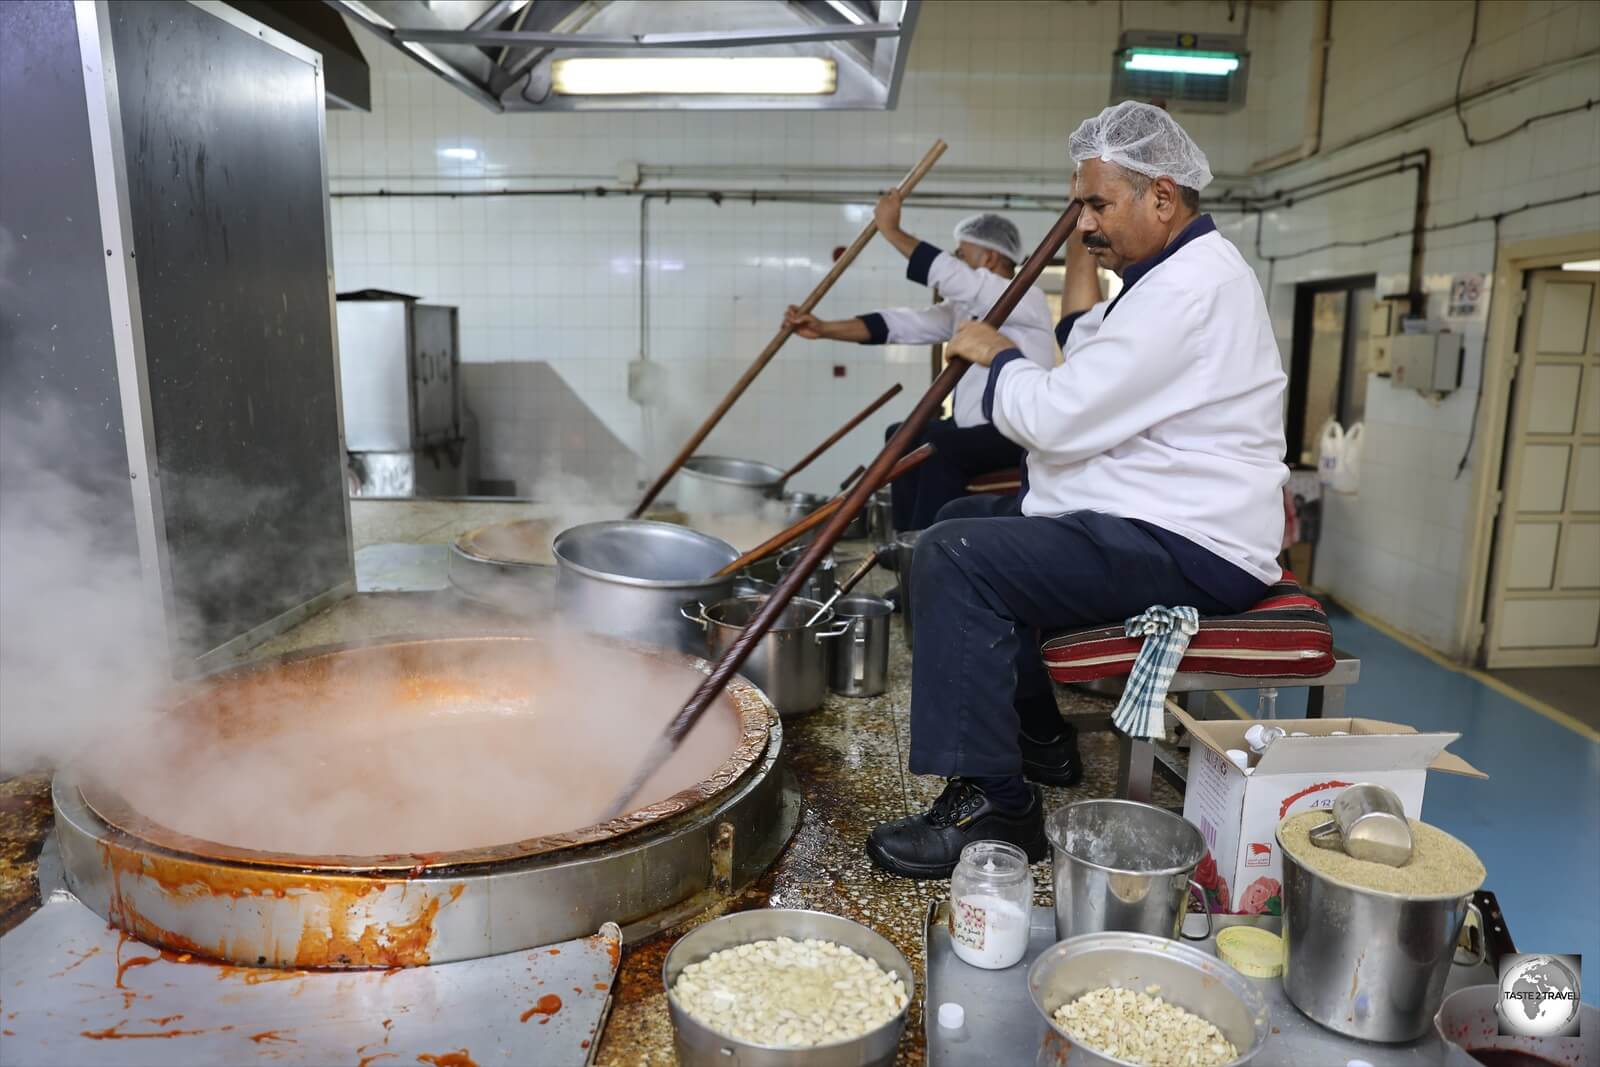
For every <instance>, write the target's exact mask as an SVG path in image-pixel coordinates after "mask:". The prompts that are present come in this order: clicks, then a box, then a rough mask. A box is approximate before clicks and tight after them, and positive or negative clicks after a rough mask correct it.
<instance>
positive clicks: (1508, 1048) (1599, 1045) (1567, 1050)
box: [1433, 985, 1600, 1067]
mask: <svg viewBox="0 0 1600 1067" xmlns="http://www.w3.org/2000/svg"><path fill="white" fill-rule="evenodd" d="M1499 1003H1500V987H1499V985H1474V986H1468V987H1467V988H1465V989H1458V990H1456V991H1455V992H1454V993H1451V994H1450V995H1449V996H1448V997H1445V998H1444V1003H1443V1004H1441V1005H1440V1006H1439V1013H1438V1014H1437V1015H1435V1016H1434V1017H1433V1030H1434V1033H1436V1034H1438V1035H1439V1039H1440V1040H1441V1041H1443V1042H1444V1053H1445V1054H1444V1057H1443V1060H1442V1062H1443V1063H1445V1064H1446V1065H1447V1067H1483V1061H1482V1060H1479V1059H1476V1058H1475V1057H1474V1056H1473V1055H1472V1053H1473V1052H1486V1051H1495V1052H1508V1053H1509V1052H1525V1053H1527V1054H1528V1055H1529V1056H1532V1057H1536V1058H1537V1062H1543V1063H1549V1064H1553V1065H1554V1067H1580V1065H1581V1064H1595V1063H1600V1008H1596V1007H1595V1006H1594V1005H1593V1004H1579V1005H1578V1036H1576V1037H1517V1036H1515V1035H1512V1034H1506V1035H1503V1036H1502V1035H1501V1033H1500V1018H1499V1016H1498V1015H1496V1014H1495V1005H1497V1004H1499ZM1528 1062H1529V1063H1533V1062H1536V1061H1535V1060H1532V1059H1530V1060H1529V1061H1528Z"/></svg>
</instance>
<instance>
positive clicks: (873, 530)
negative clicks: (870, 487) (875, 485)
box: [864, 489, 894, 545]
mask: <svg viewBox="0 0 1600 1067" xmlns="http://www.w3.org/2000/svg"><path fill="white" fill-rule="evenodd" d="M864 511H865V513H866V516H867V537H868V538H869V539H870V540H871V541H872V543H873V544H875V545H889V544H893V543H894V505H893V503H892V502H891V498H890V496H889V490H888V489H878V490H876V491H874V492H873V494H872V496H871V497H869V498H868V499H867V506H866V508H865V509H864Z"/></svg>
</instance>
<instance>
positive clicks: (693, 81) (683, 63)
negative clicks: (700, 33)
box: [552, 56, 839, 96]
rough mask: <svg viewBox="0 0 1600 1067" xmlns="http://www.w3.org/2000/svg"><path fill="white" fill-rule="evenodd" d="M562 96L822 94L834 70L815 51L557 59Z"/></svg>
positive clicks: (834, 83) (833, 81)
mask: <svg viewBox="0 0 1600 1067" xmlns="http://www.w3.org/2000/svg"><path fill="white" fill-rule="evenodd" d="M552 78H553V81H554V88H555V91H556V92H558V93H560V94H561V95H563V96H645V95H650V94H663V95H680V96H690V95H694V96H704V95H745V96H825V95H827V94H829V93H832V92H833V91H834V90H835V89H836V88H837V87H838V82H839V69H838V64H836V63H835V62H834V61H833V60H831V59H823V58H821V57H819V56H781V57H779V56H775V57H771V58H766V57H761V56H670V57H669V56H639V57H621V56H619V57H615V58H593V59H590V58H578V59H558V60H556V61H555V69H554V71H553V72H552Z"/></svg>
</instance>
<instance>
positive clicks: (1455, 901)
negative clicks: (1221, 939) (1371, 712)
mask: <svg viewBox="0 0 1600 1067" xmlns="http://www.w3.org/2000/svg"><path fill="white" fill-rule="evenodd" d="M1277 836H1278V852H1279V853H1280V855H1281V856H1282V857H1283V991H1284V993H1285V994H1286V995H1287V996H1288V998H1289V999H1290V1001H1292V1002H1293V1003H1294V1006H1295V1007H1297V1008H1299V1009H1300V1010H1301V1011H1303V1012H1305V1013H1306V1015H1308V1016H1310V1017H1311V1018H1312V1019H1315V1020H1316V1021H1317V1022H1319V1023H1321V1024H1322V1025H1323V1026H1326V1027H1327V1028H1328V1029H1330V1030H1334V1031H1337V1032H1338V1033H1341V1034H1348V1035H1350V1036H1351V1037H1358V1038H1360V1039H1362V1040H1363V1041H1414V1040H1416V1039H1417V1038H1419V1037H1421V1036H1422V1035H1423V1034H1425V1033H1427V1032H1428V1027H1429V1026H1430V1025H1431V1024H1432V1022H1433V1016H1434V1013H1435V1012H1437V1011H1438V1010H1439V1005H1440V1003H1441V1002H1442V1001H1443V1000H1444V986H1445V982H1446V981H1447V980H1448V979H1449V977H1450V964H1451V960H1452V959H1453V958H1454V956H1455V949H1456V939H1457V938H1459V937H1460V936H1461V924H1462V923H1463V922H1465V921H1466V918H1467V912H1468V911H1476V910H1477V909H1476V908H1475V907H1474V906H1473V904H1472V894H1473V893H1474V892H1476V891H1477V889H1478V886H1473V887H1472V888H1470V889H1468V890H1467V891H1466V892H1465V893H1463V894H1460V895H1459V896H1445V897H1402V896H1396V895H1394V894H1391V893H1379V892H1377V891H1375V890H1371V889H1360V888H1357V887H1356V886H1350V885H1343V884H1341V883H1339V882H1335V881H1332V880H1331V879H1329V878H1327V877H1325V876H1323V875H1320V874H1317V873H1316V872H1315V871H1312V870H1310V869H1309V868H1307V867H1305V866H1304V865H1302V864H1301V863H1299V862H1298V861H1297V860H1295V858H1294V857H1293V856H1292V855H1290V854H1289V851H1288V849H1286V848H1284V847H1283V833H1282V827H1281V824H1280V827H1279V832H1278V835H1277ZM1479 919H1480V921H1481V919H1482V916H1479Z"/></svg>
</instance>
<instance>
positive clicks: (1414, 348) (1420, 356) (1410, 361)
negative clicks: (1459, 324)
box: [1386, 333, 1463, 393]
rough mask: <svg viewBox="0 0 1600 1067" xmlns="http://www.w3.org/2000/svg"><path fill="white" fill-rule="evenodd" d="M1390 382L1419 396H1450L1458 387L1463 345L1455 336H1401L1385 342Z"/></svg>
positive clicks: (1437, 334)
mask: <svg viewBox="0 0 1600 1067" xmlns="http://www.w3.org/2000/svg"><path fill="white" fill-rule="evenodd" d="M1386 340H1387V342H1388V348H1389V358H1390V362H1391V369H1390V372H1389V380H1390V381H1391V382H1393V383H1394V384H1395V385H1403V386H1405V387H1406V388H1407V389H1415V390H1416V391H1417V392H1419V393H1449V392H1453V391H1455V390H1456V389H1459V388H1460V387H1461V359H1462V353H1463V346H1462V343H1461V335H1460V334H1458V333H1403V334H1397V335H1396V336H1394V337H1390V338H1387V339H1386Z"/></svg>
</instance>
